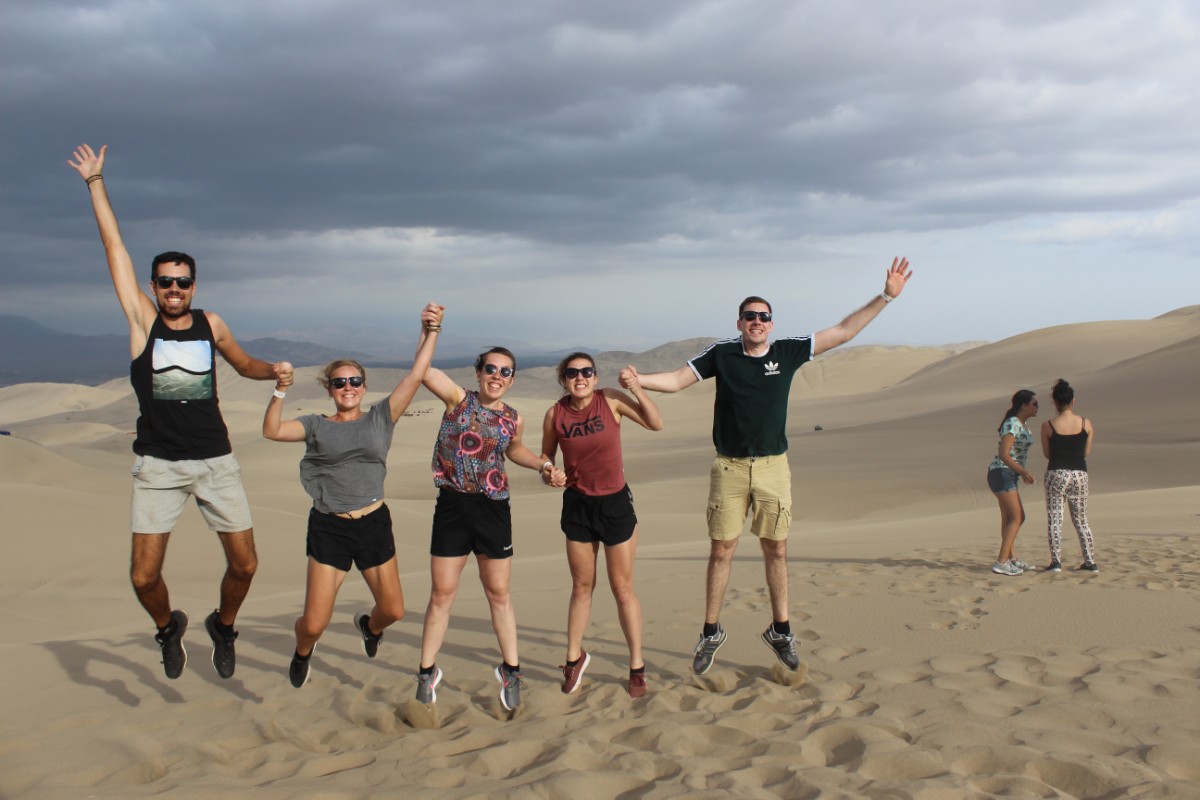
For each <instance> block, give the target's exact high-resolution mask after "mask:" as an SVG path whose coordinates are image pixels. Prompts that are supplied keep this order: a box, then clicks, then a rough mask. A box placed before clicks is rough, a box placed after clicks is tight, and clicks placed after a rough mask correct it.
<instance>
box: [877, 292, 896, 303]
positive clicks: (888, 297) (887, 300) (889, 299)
mask: <svg viewBox="0 0 1200 800" xmlns="http://www.w3.org/2000/svg"><path fill="white" fill-rule="evenodd" d="M879 296H880V298H882V300H883V302H885V303H890V302H892V301H893V300H895V299H896V298H894V297H892V296H891V295H890V294H888V293H887V292H880V293H879Z"/></svg>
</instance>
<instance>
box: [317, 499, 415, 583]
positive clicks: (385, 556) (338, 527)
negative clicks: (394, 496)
mask: <svg viewBox="0 0 1200 800" xmlns="http://www.w3.org/2000/svg"><path fill="white" fill-rule="evenodd" d="M305 552H306V553H307V554H308V555H310V556H312V557H313V558H314V559H316V560H317V563H319V564H325V565H326V566H329V567H333V568H334V569H338V570H341V571H342V572H349V571H350V565H351V564H353V565H354V566H356V567H358V571H359V572H362V571H363V570H366V569H370V568H371V567H378V566H379V565H380V564H386V563H387V562H388V561H390V560H391V559H392V557H393V556H395V555H396V539H395V538H394V537H393V536H392V512H390V511H388V507H387V504H386V503H385V504H384V505H381V506H380V507H379V508H377V509H375V510H374V511H372V512H371V513H370V514H367V515H366V516H363V517H359V518H358V519H346V518H345V517H339V516H337V515H336V514H322V513H321V512H320V511H317V510H316V509H315V508H314V509H312V510H311V511H309V512H308V542H307V546H306V547H305Z"/></svg>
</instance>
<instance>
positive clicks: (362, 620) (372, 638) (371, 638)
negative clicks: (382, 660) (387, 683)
mask: <svg viewBox="0 0 1200 800" xmlns="http://www.w3.org/2000/svg"><path fill="white" fill-rule="evenodd" d="M370 622H371V615H370V614H368V613H367V612H365V611H364V612H363V613H361V614H358V615H356V616H355V617H354V627H356V628H358V633H359V635H360V636H362V649H363V653H364V654H366V656H367V658H374V657H375V654H376V653H378V652H379V643H380V642H382V641H383V634H382V633H381V634H379V635H378V636H377V635H375V634H373V633H371V625H370Z"/></svg>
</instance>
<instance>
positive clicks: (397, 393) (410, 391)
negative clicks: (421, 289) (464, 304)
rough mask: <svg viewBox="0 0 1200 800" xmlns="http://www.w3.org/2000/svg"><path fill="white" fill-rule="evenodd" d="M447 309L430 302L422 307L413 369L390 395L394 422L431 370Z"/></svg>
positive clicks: (389, 399) (389, 403)
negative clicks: (443, 316)
mask: <svg viewBox="0 0 1200 800" xmlns="http://www.w3.org/2000/svg"><path fill="white" fill-rule="evenodd" d="M445 310H446V307H445V306H439V305H438V304H437V303H428V304H426V306H425V308H423V309H421V338H420V339H418V340H417V354H416V355H415V356H413V365H412V369H411V370H409V371H408V374H407V375H405V376H404V378H403V379H401V381H400V382H399V383H398V384H396V388H395V389H393V390H392V393H391V395H389V396H388V405H389V406H390V410H391V413H392V422H395V421H396V420H398V419H400V415H401V414H403V413H404V411H405V409H407V408H408V404H409V403H411V402H412V399H413V395H415V394H416V393H417V389H419V388H420V386H421V382H422V381H423V380H425V375H426V373H428V372H429V365H430V364H431V363H432V362H433V351H434V349H435V348H436V347H437V340H438V336H439V335H440V334H441V332H442V315H443V313H444V312H445Z"/></svg>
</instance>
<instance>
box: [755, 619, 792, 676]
mask: <svg viewBox="0 0 1200 800" xmlns="http://www.w3.org/2000/svg"><path fill="white" fill-rule="evenodd" d="M762 640H763V642H765V643H766V645H767V647H769V648H771V650H773V651H774V653H775V657H776V658H778V659H779V663H780V664H783V665H784V666H785V667H787V668H788V669H790V670H791V671H792V672H795V671H796V670H798V669H800V656H799V654H797V653H796V637H795V636H793V635H792V634H790V633H776V632H775V628H774V627H773V626H768V627H767V629H766V630H765V631H763V635H762Z"/></svg>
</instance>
